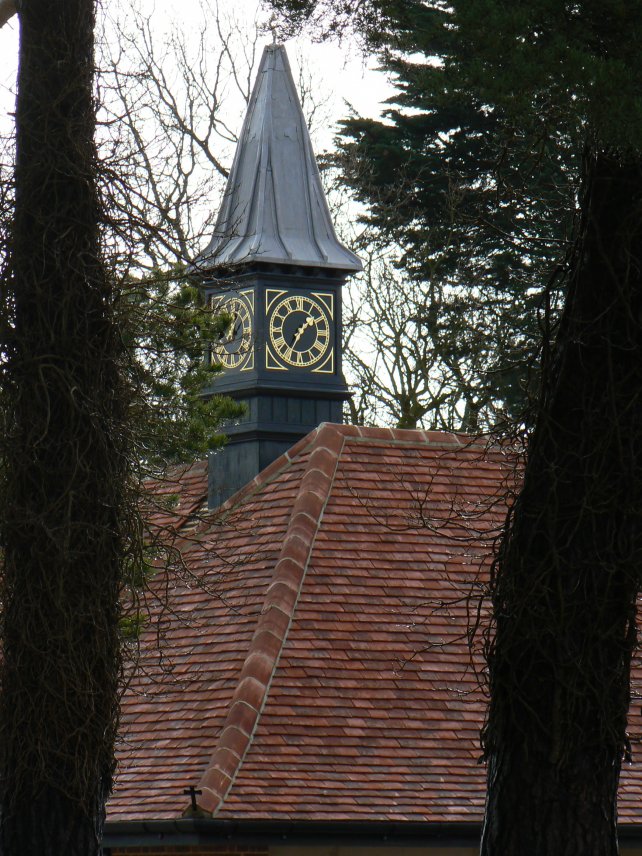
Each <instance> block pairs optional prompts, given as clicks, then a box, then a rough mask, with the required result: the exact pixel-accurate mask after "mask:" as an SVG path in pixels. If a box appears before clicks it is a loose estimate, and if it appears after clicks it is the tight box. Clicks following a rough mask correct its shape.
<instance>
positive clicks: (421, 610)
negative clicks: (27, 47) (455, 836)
mask: <svg viewBox="0 0 642 856" xmlns="http://www.w3.org/2000/svg"><path fill="white" fill-rule="evenodd" d="M510 478H512V465H511V462H510V455H509V454H508V452H507V451H506V450H502V449H500V448H492V449H490V450H487V449H486V448H485V446H484V444H483V443H481V442H471V441H470V440H469V439H468V438H466V437H464V436H461V435H454V434H441V433H436V432H423V431H412V432H409V431H401V430H396V429H366V428H357V427H354V426H333V425H322V426H320V427H319V429H317V430H316V431H315V432H312V434H311V435H309V436H308V437H306V438H304V439H303V440H301V441H300V442H299V443H297V444H296V446H295V447H293V448H292V449H291V450H290V452H289V453H288V454H287V455H285V456H283V457H282V458H280V459H279V460H278V461H275V462H274V464H272V465H271V466H270V467H269V468H268V469H267V470H266V471H264V472H263V473H262V474H261V475H259V476H258V477H257V478H256V479H255V480H254V481H253V482H252V483H251V484H250V485H248V486H246V487H245V488H244V489H243V490H242V491H240V492H239V493H238V494H236V496H234V497H232V498H231V499H230V500H228V502H227V503H226V504H225V505H224V506H223V508H222V509H221V510H220V512H218V513H216V514H210V515H209V516H208V517H206V519H205V520H204V521H203V522H201V523H198V522H194V521H196V520H197V519H198V515H196V514H195V512H196V510H197V508H198V507H200V506H199V504H200V503H202V499H203V496H204V491H205V487H206V474H205V470H204V468H203V467H202V465H196V466H195V467H194V468H190V469H189V470H186V471H185V474H184V476H183V477H182V479H183V480H182V481H181V484H180V485H178V487H180V486H181V485H183V481H184V487H185V490H186V493H185V497H184V498H183V497H181V500H180V502H179V505H178V509H181V510H180V512H179V515H180V516H179V518H178V520H180V526H181V527H182V531H183V535H182V537H183V554H184V561H185V566H186V569H187V573H184V574H182V575H181V574H179V576H178V577H177V578H176V579H167V580H165V579H159V580H158V586H159V588H161V589H163V590H164V589H165V587H167V603H163V602H162V599H161V598H159V599H158V606H157V608H156V612H154V613H153V614H152V616H151V620H150V626H149V629H148V630H147V631H146V633H145V634H144V638H143V639H142V640H141V666H142V668H141V669H140V670H139V672H138V673H137V675H136V676H135V678H134V679H133V681H132V684H131V688H130V690H129V692H128V694H127V695H126V698H125V699H124V703H123V742H122V748H121V762H120V771H119V777H118V782H117V788H116V793H115V795H114V797H113V799H112V801H111V803H110V807H109V818H110V819H112V820H113V819H121V818H139V819H150V818H166V817H176V816H179V815H180V814H181V813H182V812H183V811H184V810H185V809H186V808H187V798H186V797H185V796H184V795H183V793H182V792H183V789H184V788H185V787H186V786H188V785H192V784H193V785H198V786H199V787H200V788H201V789H202V790H203V794H202V796H201V797H200V798H199V804H200V806H201V808H202V809H203V810H204V811H207V812H212V813H215V814H216V816H217V817H220V818H224V819H238V820H242V819H250V818H256V819H258V818H263V819H282V820H284V819H292V820H305V819H310V820H324V819H325V820H359V819H363V820H366V819H367V820H394V821H397V822H403V821H411V820H412V821H418V820H419V821H425V820H431V821H445V820H478V819H480V818H481V813H482V809H483V803H484V769H483V767H482V766H480V765H479V764H478V763H477V761H478V758H479V755H480V749H479V736H478V735H479V727H480V724H481V721H482V717H483V699H482V695H481V691H480V689H479V680H478V676H477V674H476V671H475V667H474V665H473V663H472V662H471V653H470V651H469V647H468V639H467V628H468V626H469V624H470V622H471V619H472V617H474V612H475V609H476V605H477V602H478V597H479V595H480V593H481V592H483V578H484V573H485V570H486V568H487V564H488V560H489V555H490V547H491V543H492V540H493V538H494V536H495V534H496V532H497V528H498V526H499V525H500V523H501V522H502V520H503V516H504V513H505V504H504V503H505V500H504V496H505V491H504V486H505V484H506V483H507V481H510ZM174 487H175V488H176V486H174ZM168 493H171V491H170V490H169V488H168ZM176 510H177V509H174V511H176ZM190 521H191V522H190ZM166 522H167V521H166ZM167 525H172V524H171V521H170V522H169V523H168V524H167ZM176 525H178V522H177V523H176ZM190 527H191V528H190ZM157 638H160V639H161V640H162V645H161V653H160V655H159V653H158V650H157V647H156V639H157ZM636 680H637V681H638V684H640V683H642V679H641V677H640V675H638V673H636ZM638 688H639V687H638ZM634 708H635V706H634ZM636 710H637V712H636ZM640 724H641V723H640V711H639V705H637V708H636V709H632V721H631V725H632V734H633V742H634V748H635V746H637V745H638V744H639V742H640V737H639V735H640ZM641 794H642V774H641V773H640V772H639V771H638V770H637V768H630V770H627V771H626V772H625V774H624V777H623V783H622V788H621V797H620V815H621V819H622V820H624V821H632V820H635V819H636V818H638V817H639V814H640V810H639V799H640V795H641Z"/></svg>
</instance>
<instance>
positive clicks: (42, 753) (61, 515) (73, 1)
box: [0, 0, 127, 856]
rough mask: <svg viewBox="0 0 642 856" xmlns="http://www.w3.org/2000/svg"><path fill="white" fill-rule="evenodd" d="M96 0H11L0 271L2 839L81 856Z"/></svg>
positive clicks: (103, 416)
mask: <svg viewBox="0 0 642 856" xmlns="http://www.w3.org/2000/svg"><path fill="white" fill-rule="evenodd" d="M93 29H94V0H55V2H52V0H28V2H25V3H23V4H22V7H21V12H20V70H19V78H18V103H17V117H16V122H17V132H16V133H17V162H16V178H15V182H16V185H15V186H16V196H15V200H16V201H15V217H14V222H13V226H12V231H11V235H10V246H9V253H8V261H7V263H6V265H5V267H4V270H3V271H2V276H1V278H0V284H1V286H2V298H3V302H4V307H3V308H4V314H3V317H2V327H1V330H0V332H1V334H2V342H1V345H2V349H3V354H4V357H3V360H2V365H1V367H0V379H1V383H2V386H1V394H2V405H3V417H4V418H5V419H6V422H5V424H4V425H3V429H4V430H3V437H2V438H1V440H0V443H1V448H2V466H1V468H0V475H1V477H2V481H3V489H4V491H5V493H4V494H3V509H2V510H1V512H0V524H1V535H2V547H3V549H4V568H3V578H2V590H1V592H0V596H1V601H2V607H3V613H2V648H3V657H2V664H1V666H0V680H1V684H0V770H1V771H2V776H1V778H0V809H1V810H0V853H2V854H3V856H32V855H33V856H36V854H37V856H48V854H51V856H54V854H55V856H76V854H77V856H81V854H82V856H92V854H97V853H98V852H99V850H100V845H99V840H100V835H101V829H102V821H103V818H104V802H105V798H106V796H107V794H108V793H109V789H110V786H111V776H112V772H113V741H114V736H115V729H116V724H117V690H118V680H119V675H120V660H119V639H118V627H117V625H118V616H119V608H118V592H119V580H120V571H121V567H122V563H123V554H124V550H125V546H124V539H123V534H122V533H123V531H124V530H123V518H124V511H123V509H124V508H125V504H124V484H125V477H126V470H127V464H126V459H127V458H126V453H125V443H126V440H125V438H126V435H127V432H126V430H125V428H126V421H125V411H126V404H125V402H124V389H123V387H122V386H121V381H120V359H121V357H120V345H119V340H118V336H117V333H116V329H115V324H114V317H113V316H114V312H113V308H114V307H113V303H114V297H113V294H112V289H111V285H110V283H109V281H108V278H107V276H106V274H105V269H104V266H103V263H102V260H101V247H100V243H101V242H100V230H99V222H100V216H101V215H100V205H99V199H98V195H97V192H96V182H95V174H96V157H95V149H94V144H93V134H94V124H95V115H94V114H95V105H94V99H93V90H92V86H93Z"/></svg>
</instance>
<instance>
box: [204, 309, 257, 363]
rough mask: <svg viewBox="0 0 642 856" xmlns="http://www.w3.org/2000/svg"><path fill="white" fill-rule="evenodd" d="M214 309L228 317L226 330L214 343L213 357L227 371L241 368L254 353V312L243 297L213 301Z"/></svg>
mask: <svg viewBox="0 0 642 856" xmlns="http://www.w3.org/2000/svg"><path fill="white" fill-rule="evenodd" d="M212 307H213V308H214V309H215V310H216V311H217V312H220V313H221V314H225V315H226V316H228V321H227V324H226V326H225V329H224V330H223V331H222V332H221V335H220V336H219V338H218V340H217V341H216V342H213V343H212V356H213V357H214V358H215V359H216V360H218V361H219V362H220V363H222V364H223V366H224V367H225V368H226V369H235V368H238V367H239V366H241V365H242V364H243V363H244V362H245V360H246V359H247V357H248V356H249V355H250V354H251V352H252V310H251V308H250V305H249V303H248V302H247V300H246V299H245V298H244V297H243V296H242V295H238V296H236V295H235V296H233V297H227V298H222V299H219V300H218V301H217V300H216V298H214V299H213V301H212Z"/></svg>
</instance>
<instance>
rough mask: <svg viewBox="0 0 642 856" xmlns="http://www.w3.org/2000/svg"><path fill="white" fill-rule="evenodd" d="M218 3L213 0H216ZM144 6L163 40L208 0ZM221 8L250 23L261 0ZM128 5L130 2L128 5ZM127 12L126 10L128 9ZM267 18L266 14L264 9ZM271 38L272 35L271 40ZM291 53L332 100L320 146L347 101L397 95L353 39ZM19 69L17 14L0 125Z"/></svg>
mask: <svg viewBox="0 0 642 856" xmlns="http://www.w3.org/2000/svg"><path fill="white" fill-rule="evenodd" d="M210 2H211V3H212V4H213V0H210ZM139 3H140V5H141V7H142V8H143V9H145V10H146V11H147V10H149V14H150V15H151V20H152V21H153V22H157V23H155V24H154V26H155V27H157V28H158V32H159V38H161V37H162V34H163V32H167V31H168V30H170V29H174V28H178V29H181V30H183V32H184V33H185V34H186V36H187V37H189V34H190V31H192V30H195V29H197V28H198V26H199V24H200V22H201V21H202V20H203V16H204V12H203V5H202V3H203V0H180V3H179V4H177V3H176V0H139ZM218 5H219V8H220V9H221V10H223V11H229V10H232V11H233V13H234V14H235V16H237V18H239V19H241V20H245V21H247V24H248V27H251V26H252V22H253V21H254V19H255V16H256V8H257V0H219V3H218ZM115 7H116V3H115V2H114V0H105V3H104V8H105V9H106V10H107V11H108V12H109V13H110V14H114V12H113V10H114V8H115ZM122 8H124V9H126V8H127V4H126V3H125V4H123V7H122ZM125 14H126V13H125ZM260 14H261V18H262V20H263V21H265V20H266V15H265V13H260ZM268 41H270V36H269V35H268V34H266V36H265V42H268ZM286 47H287V50H288V56H289V59H290V63H291V65H292V71H293V74H294V75H295V78H296V76H297V74H298V63H299V60H300V58H301V57H304V60H303V61H304V62H305V64H306V66H307V68H308V69H309V71H310V72H311V73H312V76H313V79H314V81H315V82H316V83H317V85H318V87H319V90H320V94H321V96H322V97H323V98H328V99H329V104H328V111H329V115H330V122H329V123H328V125H327V128H326V129H325V133H323V134H322V135H321V137H317V140H316V141H315V142H316V146H317V148H322V149H325V148H330V147H331V145H332V138H333V136H334V133H335V128H336V121H337V120H338V119H340V118H342V117H344V116H345V115H346V114H347V108H346V103H345V102H346V101H347V102H349V103H350V104H352V105H353V106H354V107H355V109H356V110H357V111H358V112H359V113H361V114H363V115H370V116H376V115H378V114H379V112H380V110H381V103H382V101H384V100H385V98H386V97H387V96H388V95H389V94H390V93H391V91H392V89H391V87H390V86H389V84H387V82H386V80H385V77H384V75H382V74H381V73H379V72H377V71H375V70H374V66H375V63H374V61H373V60H370V61H369V62H368V63H367V64H366V62H365V61H364V59H363V57H362V56H361V55H360V52H359V50H358V49H357V48H356V47H355V45H354V44H352V43H351V42H350V41H349V40H347V39H346V40H345V41H344V42H343V43H342V44H340V45H339V44H336V43H330V42H324V43H321V44H314V43H312V42H311V41H309V40H307V39H293V40H290V41H288V42H287V43H286ZM17 68H18V23H17V18H16V17H14V18H13V19H12V21H11V22H9V23H8V24H6V25H5V26H4V27H3V28H1V29H0V127H1V128H6V127H7V124H6V123H7V121H10V116H9V114H10V113H11V112H12V111H13V109H14V84H15V77H16V72H17Z"/></svg>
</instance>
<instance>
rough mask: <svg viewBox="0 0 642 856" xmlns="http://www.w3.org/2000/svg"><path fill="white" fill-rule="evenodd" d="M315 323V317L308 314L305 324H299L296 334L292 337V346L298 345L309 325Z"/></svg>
mask: <svg viewBox="0 0 642 856" xmlns="http://www.w3.org/2000/svg"><path fill="white" fill-rule="evenodd" d="M313 324H314V318H313V317H312V316H311V315H308V317H307V318H306V319H305V321H304V322H303V324H300V325H299V328H298V329H297V331H296V333H295V334H294V337H293V339H292V347H294V346H295V345H296V343H297V342H298V341H299V339H300V338H301V336H302V335H303V334H304V333H305V331H306V330H307V329H308V327H311V326H312V325H313Z"/></svg>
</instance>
